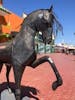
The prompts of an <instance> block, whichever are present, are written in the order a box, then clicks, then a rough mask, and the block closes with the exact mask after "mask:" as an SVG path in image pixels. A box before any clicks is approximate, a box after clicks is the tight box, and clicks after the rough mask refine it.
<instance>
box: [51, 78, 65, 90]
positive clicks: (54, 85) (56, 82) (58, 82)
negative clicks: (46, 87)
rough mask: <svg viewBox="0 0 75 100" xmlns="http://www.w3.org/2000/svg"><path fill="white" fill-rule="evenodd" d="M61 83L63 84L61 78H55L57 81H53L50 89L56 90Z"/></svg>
mask: <svg viewBox="0 0 75 100" xmlns="http://www.w3.org/2000/svg"><path fill="white" fill-rule="evenodd" d="M62 84H63V81H62V80H57V81H55V82H53V84H52V89H53V90H56V89H57V87H59V86H61V85H62Z"/></svg>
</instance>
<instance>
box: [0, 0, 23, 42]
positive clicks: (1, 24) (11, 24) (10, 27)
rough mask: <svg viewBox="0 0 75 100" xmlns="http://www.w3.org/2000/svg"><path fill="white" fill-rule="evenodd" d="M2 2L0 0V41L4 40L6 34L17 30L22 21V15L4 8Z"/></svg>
mask: <svg viewBox="0 0 75 100" xmlns="http://www.w3.org/2000/svg"><path fill="white" fill-rule="evenodd" d="M2 3H3V1H2V0H0V42H4V41H6V40H7V39H6V36H8V34H11V32H12V31H16V32H18V31H19V30H20V27H21V23H22V22H23V18H22V17H20V16H18V15H16V14H14V13H13V12H11V11H9V10H7V9H6V8H4V7H3V4H2ZM15 19H16V22H15Z"/></svg>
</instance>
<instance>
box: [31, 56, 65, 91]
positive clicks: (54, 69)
mask: <svg viewBox="0 0 75 100" xmlns="http://www.w3.org/2000/svg"><path fill="white" fill-rule="evenodd" d="M44 62H49V64H50V65H51V67H52V69H53V71H54V73H55V75H56V78H57V81H55V82H54V83H53V85H52V88H53V90H55V89H56V88H57V87H58V86H61V85H62V83H63V81H62V78H61V76H60V74H59V72H58V70H57V68H56V66H55V64H54V62H53V60H52V59H51V58H49V57H48V56H44V57H42V58H39V59H37V60H36V61H34V62H33V63H32V65H31V67H33V68H35V67H37V66H38V65H40V64H42V63H44Z"/></svg>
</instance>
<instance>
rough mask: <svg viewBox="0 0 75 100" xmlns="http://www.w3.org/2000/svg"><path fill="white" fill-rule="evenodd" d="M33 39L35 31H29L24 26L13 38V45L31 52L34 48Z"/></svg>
mask: <svg viewBox="0 0 75 100" xmlns="http://www.w3.org/2000/svg"><path fill="white" fill-rule="evenodd" d="M34 37H35V31H34V30H33V29H31V28H30V27H29V26H28V25H27V26H25V25H24V27H22V29H21V31H20V32H19V34H18V35H17V36H16V37H15V38H14V40H13V44H15V45H16V46H17V45H19V46H21V45H23V47H25V48H27V49H28V50H32V49H34V47H35V44H34Z"/></svg>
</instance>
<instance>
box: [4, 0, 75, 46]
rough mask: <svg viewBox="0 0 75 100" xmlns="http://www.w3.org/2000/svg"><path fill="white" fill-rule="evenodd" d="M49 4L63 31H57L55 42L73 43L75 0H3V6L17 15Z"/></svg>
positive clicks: (74, 43) (74, 39) (48, 6)
mask: <svg viewBox="0 0 75 100" xmlns="http://www.w3.org/2000/svg"><path fill="white" fill-rule="evenodd" d="M51 5H53V7H54V12H55V14H56V16H57V18H58V20H59V22H60V23H61V24H62V26H63V33H64V35H62V34H61V33H60V32H59V33H58V35H57V37H56V39H55V42H56V44H58V43H67V44H71V45H75V35H74V33H75V0H3V6H4V7H5V8H6V9H8V10H10V11H12V12H13V13H15V14H17V15H19V16H22V13H23V12H25V13H26V14H29V13H31V12H32V11H34V10H37V9H41V8H44V9H45V8H46V9H48V8H50V6H51Z"/></svg>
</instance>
